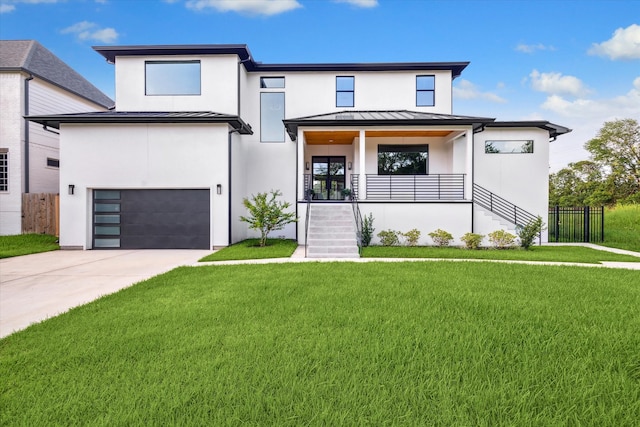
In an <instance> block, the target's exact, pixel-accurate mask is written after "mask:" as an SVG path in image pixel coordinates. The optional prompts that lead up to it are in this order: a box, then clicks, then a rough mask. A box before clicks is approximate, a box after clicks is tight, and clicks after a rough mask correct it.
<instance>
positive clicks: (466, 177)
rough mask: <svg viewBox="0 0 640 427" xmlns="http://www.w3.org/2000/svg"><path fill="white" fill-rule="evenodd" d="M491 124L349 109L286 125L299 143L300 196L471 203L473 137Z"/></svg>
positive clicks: (326, 199) (484, 120)
mask: <svg viewBox="0 0 640 427" xmlns="http://www.w3.org/2000/svg"><path fill="white" fill-rule="evenodd" d="M493 120H494V119H490V118H479V117H465V116H452V115H442V114H427V113H419V112H412V111H359V112H358V111H346V112H338V113H330V114H325V115H320V116H310V117H303V118H299V119H288V120H285V126H286V128H287V131H288V132H289V135H290V136H291V138H292V140H294V141H297V144H298V146H297V161H298V171H299V173H298V177H297V180H298V182H297V196H298V197H297V198H298V200H299V201H310V202H331V201H338V202H339V201H345V200H350V199H355V200H358V201H375V202H386V201H388V202H439V201H465V200H470V199H471V188H472V185H473V183H472V180H471V177H472V152H473V150H472V144H473V134H474V132H476V131H478V130H479V129H482V127H483V126H484V125H485V124H486V123H490V122H492V121H493Z"/></svg>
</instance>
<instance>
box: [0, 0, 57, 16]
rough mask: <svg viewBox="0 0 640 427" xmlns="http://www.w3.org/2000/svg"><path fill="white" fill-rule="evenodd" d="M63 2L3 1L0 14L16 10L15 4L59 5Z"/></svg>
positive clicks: (43, 0) (35, 0)
mask: <svg viewBox="0 0 640 427" xmlns="http://www.w3.org/2000/svg"><path fill="white" fill-rule="evenodd" d="M63 1H65V0H4V1H2V2H1V3H0V13H9V12H13V11H14V10H16V6H15V5H16V4H19V3H25V4H39V3H60V2H63Z"/></svg>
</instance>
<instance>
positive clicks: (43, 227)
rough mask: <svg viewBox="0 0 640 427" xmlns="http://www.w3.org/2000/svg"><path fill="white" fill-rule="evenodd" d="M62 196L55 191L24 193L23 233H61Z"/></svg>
mask: <svg viewBox="0 0 640 427" xmlns="http://www.w3.org/2000/svg"><path fill="white" fill-rule="evenodd" d="M59 229H60V196H59V195H57V194H53V193H23V194H22V233H23V234H32V233H33V234H51V235H53V236H58V235H59Z"/></svg>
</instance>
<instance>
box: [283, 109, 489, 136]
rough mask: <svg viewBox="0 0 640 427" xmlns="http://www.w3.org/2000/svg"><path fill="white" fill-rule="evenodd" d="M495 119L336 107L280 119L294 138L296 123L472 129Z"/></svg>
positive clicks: (308, 124)
mask: <svg viewBox="0 0 640 427" xmlns="http://www.w3.org/2000/svg"><path fill="white" fill-rule="evenodd" d="M494 120H495V119H493V118H489V117H469V116H454V115H450V114H432V113H422V112H417V111H407V110H395V111H339V112H335V113H328V114H321V115H316V116H307V117H299V118H295V119H285V120H283V122H284V125H285V128H286V130H287V133H288V134H289V136H290V137H291V140H293V141H295V140H296V139H297V136H298V128H299V127H328V128H329V127H330V128H335V127H350V128H363V129H366V128H368V127H376V128H378V129H379V128H380V127H387V128H394V127H395V128H398V127H409V128H412V127H420V128H423V129H424V128H427V127H445V128H446V127H449V126H471V127H472V129H473V131H474V132H475V131H477V130H480V129H482V128H484V126H486V125H487V124H489V123H492V122H493V121H494Z"/></svg>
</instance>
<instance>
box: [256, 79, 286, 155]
mask: <svg viewBox="0 0 640 427" xmlns="http://www.w3.org/2000/svg"><path fill="white" fill-rule="evenodd" d="M272 93H281V94H282V95H283V97H284V100H283V101H284V102H283V103H282V117H283V119H284V118H285V117H287V96H286V94H285V92H283V91H273V92H271V91H269V92H260V142H264V143H269V142H273V143H275V144H280V143H283V142H286V140H287V135H286V134H287V132H286V130H285V127H284V123H283V124H282V140H281V141H280V140H279V141H265V140H264V139H262V95H263V94H272Z"/></svg>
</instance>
